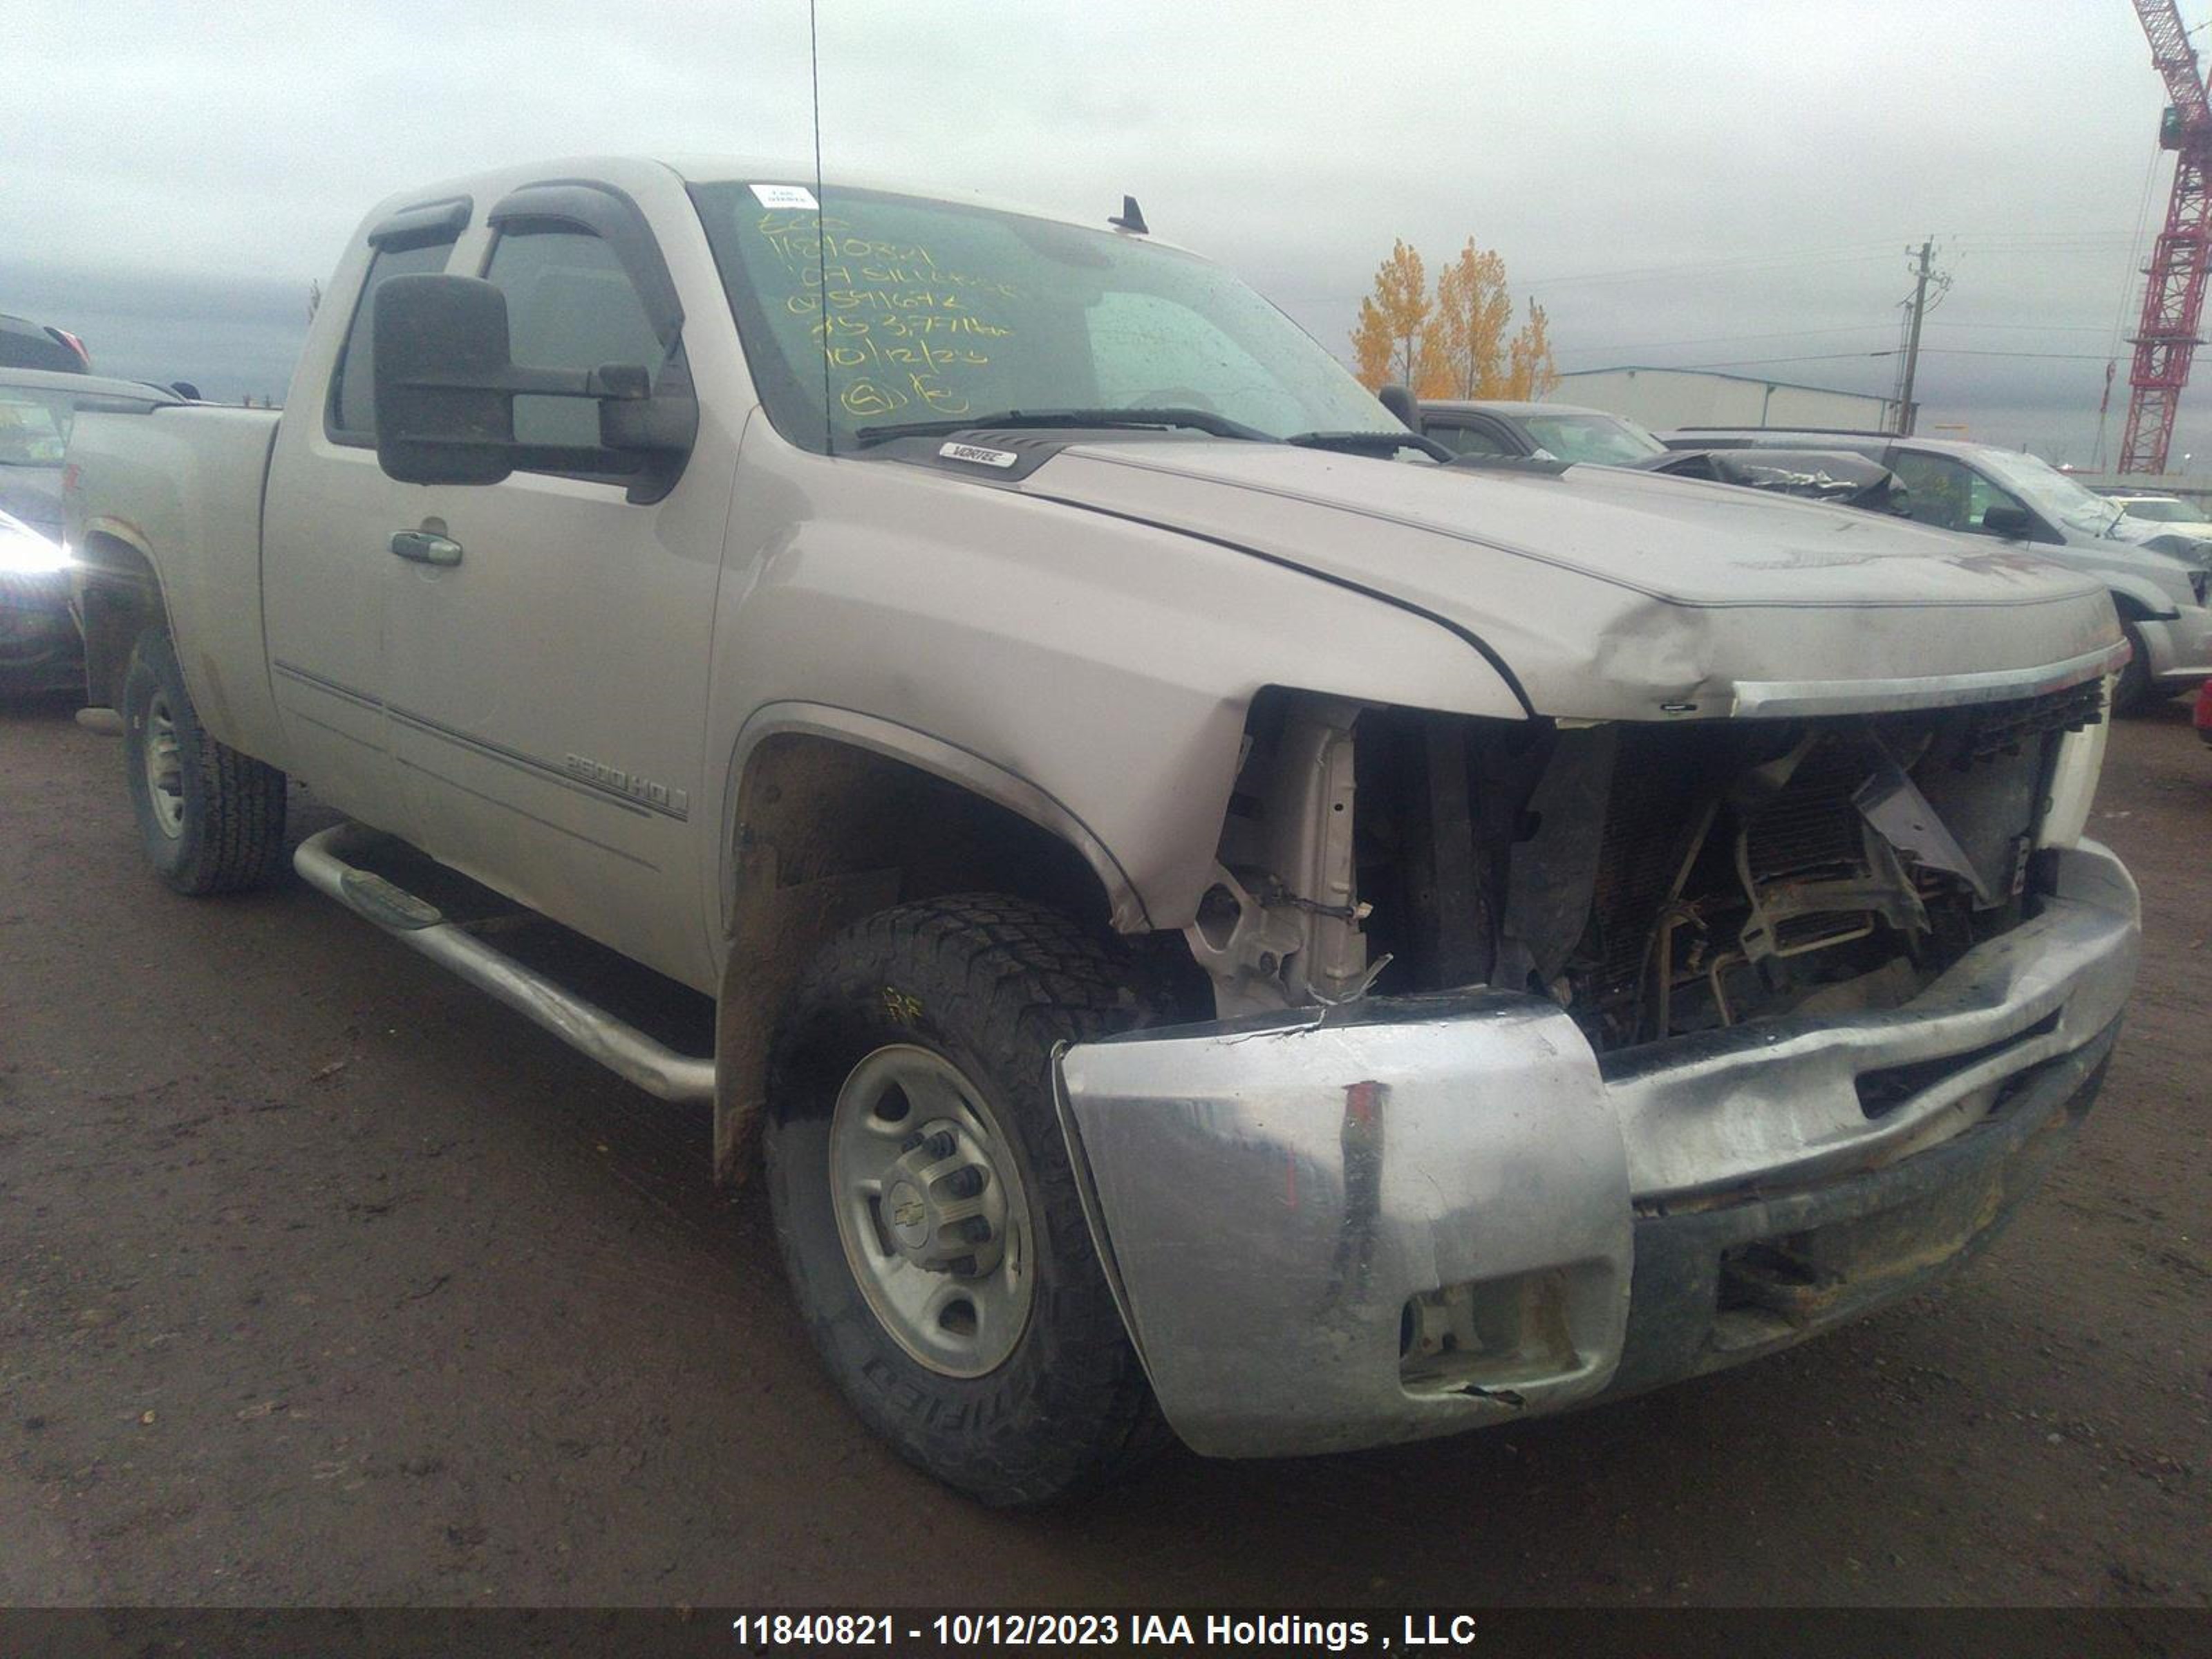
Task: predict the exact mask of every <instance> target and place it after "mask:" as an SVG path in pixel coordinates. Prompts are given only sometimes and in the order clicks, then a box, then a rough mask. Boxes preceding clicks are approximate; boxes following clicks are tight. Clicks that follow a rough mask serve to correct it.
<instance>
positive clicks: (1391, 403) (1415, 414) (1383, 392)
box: [1375, 380, 1421, 432]
mask: <svg viewBox="0 0 2212 1659" xmlns="http://www.w3.org/2000/svg"><path fill="white" fill-rule="evenodd" d="M1375 399H1376V402H1377V403H1379V404H1382V405H1383V408H1385V409H1387V410H1389V411H1390V412H1391V413H1392V414H1393V415H1395V416H1397V417H1398V418H1399V419H1400V420H1401V421H1403V422H1405V423H1406V424H1407V426H1408V427H1410V428H1413V430H1414V431H1416V432H1419V430H1420V429H1421V405H1420V404H1419V401H1418V400H1416V399H1415V398H1414V396H1413V392H1412V391H1411V389H1409V388H1408V387H1406V386H1400V385H1399V384H1398V383H1397V382H1396V381H1395V380H1394V381H1392V382H1391V383H1390V384H1389V386H1383V387H1382V388H1381V389H1380V390H1378V391H1377V392H1376V394H1375Z"/></svg>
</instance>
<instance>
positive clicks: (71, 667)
mask: <svg viewBox="0 0 2212 1659" xmlns="http://www.w3.org/2000/svg"><path fill="white" fill-rule="evenodd" d="M175 401H176V398H174V397H173V396H172V395H171V394H170V393H168V392H163V391H161V390H159V389H157V388H155V387H152V386H141V385H139V384H137V382H136V381H131V380H103V379H100V377H98V376H96V375H91V374H64V373H50V372H47V371H45V370H41V369H35V368H0V521H4V523H5V525H6V526H8V527H7V529H6V532H5V534H4V537H0V690H6V691H15V692H23V691H58V690H71V689H81V688H82V685H83V684H84V647H83V640H82V636H81V635H79V633H78V631H77V625H76V620H75V619H74V618H73V617H71V616H70V581H69V569H68V567H69V558H68V555H67V553H66V551H65V550H64V547H63V545H62V459H63V453H64V449H65V448H66V447H67V445H68V442H69V435H70V426H71V424H72V423H73V422H75V420H76V414H77V411H78V410H84V409H100V410H109V411H111V412H113V413H118V414H130V413H138V412H143V411H144V410H148V409H150V408H152V407H154V406H155V404H167V403H174V402H175Z"/></svg>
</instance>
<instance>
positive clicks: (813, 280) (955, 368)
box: [756, 213, 1021, 419]
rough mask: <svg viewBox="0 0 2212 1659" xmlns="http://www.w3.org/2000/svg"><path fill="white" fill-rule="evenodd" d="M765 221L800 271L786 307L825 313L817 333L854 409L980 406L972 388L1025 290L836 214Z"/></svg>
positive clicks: (966, 409) (788, 263) (842, 401)
mask: <svg viewBox="0 0 2212 1659" xmlns="http://www.w3.org/2000/svg"><path fill="white" fill-rule="evenodd" d="M756 228H757V230H758V231H759V233H760V234H761V235H762V236H763V237H764V238H765V239H766V240H768V242H769V244H770V245H771V246H773V247H774V248H775V252H776V255H777V258H779V259H780V260H781V262H782V263H783V264H784V266H785V268H786V269H787V271H788V272H789V274H790V276H791V279H792V288H791V291H790V293H789V294H788V295H787V296H786V297H785V300H784V301H783V304H784V308H785V310H786V311H787V312H789V313H791V314H793V315H794V316H801V317H811V318H813V319H816V320H815V321H814V323H813V325H812V327H811V331H810V332H811V337H813V338H815V339H817V340H818V341H820V342H821V343H822V350H823V356H824V357H825V358H826V359H827V360H828V362H829V368H830V371H831V376H832V380H834V381H835V382H836V383H837V384H838V391H837V401H838V404H839V405H840V407H842V409H843V410H845V412H846V413H847V414H848V415H850V416H854V417H855V418H860V419H874V418H878V417H880V416H886V415H891V414H896V413H897V412H898V411H899V410H921V411H926V413H927V414H928V415H969V414H974V413H975V412H976V410H975V404H974V403H973V402H972V401H971V400H970V398H969V392H970V391H971V390H972V389H973V388H974V386H975V381H976V379H977V372H978V371H979V370H984V369H987V368H988V367H989V365H990V362H991V350H992V349H993V347H994V343H996V342H998V341H1000V340H1006V339H1009V338H1012V336H1013V334H1014V329H1013V328H1012V325H1010V324H1009V323H1007V322H1006V321H1005V320H1004V318H1005V316H1006V312H1005V310H1004V307H1005V304H1006V301H1017V300H1019V299H1020V298H1021V295H1020V293H1019V291H1018V289H1015V288H1013V287H1012V285H1010V284H1008V283H1001V282H999V281H997V280H995V279H994V278H991V277H988V276H978V275H976V274H975V273H974V272H971V271H965V270H957V269H952V268H949V267H947V266H944V265H940V264H939V263H938V262H937V260H936V258H934V257H933V255H932V254H931V252H930V251H929V249H928V248H927V247H926V246H922V245H921V244H919V243H914V242H896V241H883V240H876V239H873V238H870V237H866V236H862V235H860V234H857V233H856V232H854V229H853V228H852V227H851V225H850V224H849V223H848V222H844V221H842V220H839V219H836V218H820V217H817V215H814V214H811V213H810V214H781V213H766V214H763V215H762V216H761V217H760V219H759V220H758V222H757V226H756Z"/></svg>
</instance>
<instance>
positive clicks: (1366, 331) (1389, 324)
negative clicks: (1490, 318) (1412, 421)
mask: <svg viewBox="0 0 2212 1659" xmlns="http://www.w3.org/2000/svg"><path fill="white" fill-rule="evenodd" d="M1430 312H1431V305H1430V301H1429V277H1428V271H1427V269H1426V268H1425V266H1424V265H1423V264H1421V256H1420V255H1419V254H1418V253H1416V252H1414V251H1413V249H1412V248H1411V247H1409V246H1407V245H1406V244H1405V243H1404V242H1403V241H1398V242H1394V243H1393V244H1392V245H1391V248H1390V257H1389V258H1387V259H1385V260H1384V261H1383V263H1382V264H1379V265H1377V266H1376V268H1375V291H1374V293H1372V294H1370V295H1368V296H1367V298H1365V299H1364V300H1362V301H1360V302H1359V326H1358V328H1356V329H1354V330H1353V331H1352V351H1353V353H1354V354H1355V355H1356V356H1357V359H1358V363H1359V379H1360V383H1361V384H1362V385H1364V386H1367V387H1368V388H1369V389H1370V390H1373V389H1375V388H1376V387H1378V386H1383V385H1385V384H1387V383H1388V382H1389V381H1392V380H1396V381H1398V382H1400V383H1401V384H1402V385H1405V386H1414V385H1418V384H1419V381H1420V380H1421V378H1422V374H1423V371H1424V370H1425V368H1426V367H1427V346H1428V339H1429V325H1430Z"/></svg>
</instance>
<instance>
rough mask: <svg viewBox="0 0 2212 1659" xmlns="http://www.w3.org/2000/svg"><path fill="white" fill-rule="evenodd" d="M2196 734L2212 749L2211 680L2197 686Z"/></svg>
mask: <svg viewBox="0 0 2212 1659" xmlns="http://www.w3.org/2000/svg"><path fill="white" fill-rule="evenodd" d="M2197 736H2198V737H2200V738H2203V739H2204V746H2205V747H2206V748H2208V749H2212V680H2207V681H2205V682H2204V684H2202V685H2200V686H2198V687H2197Z"/></svg>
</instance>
